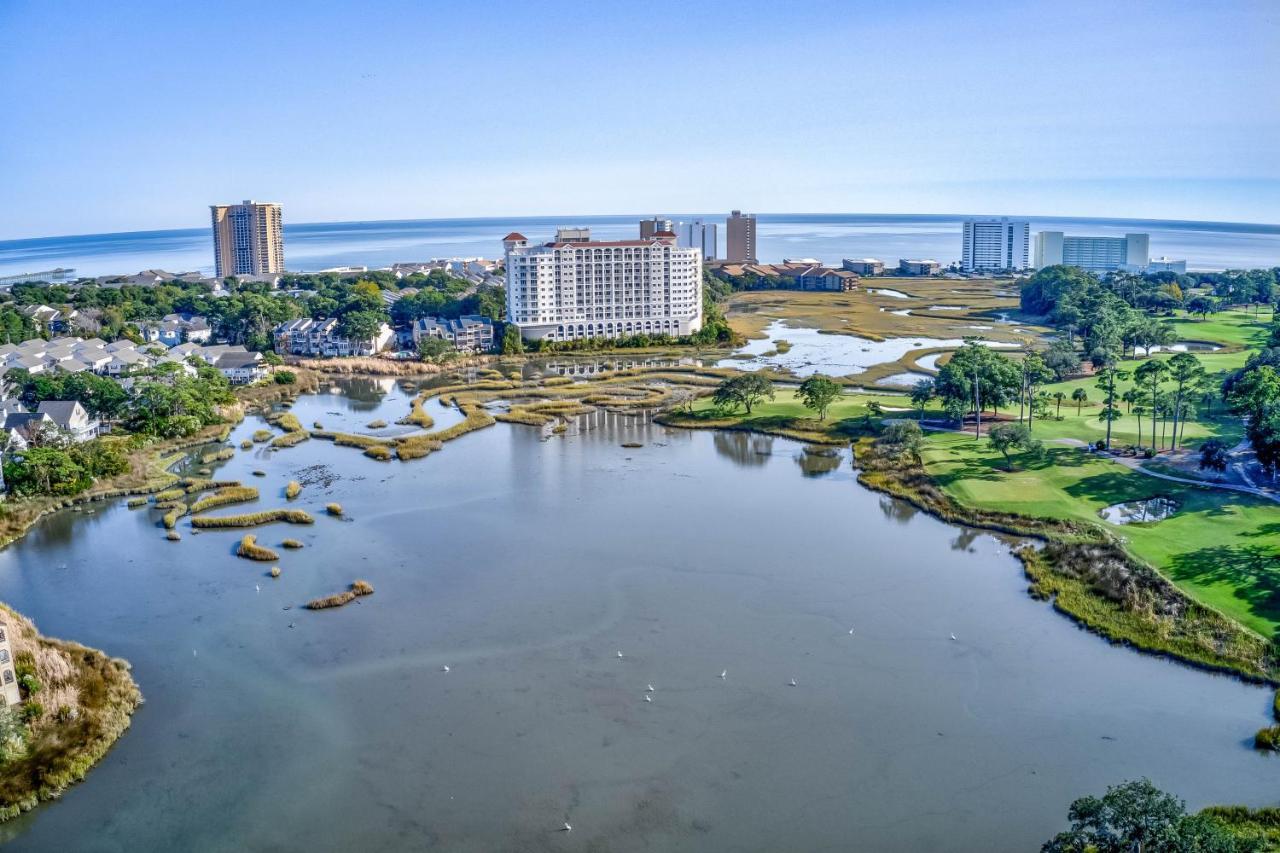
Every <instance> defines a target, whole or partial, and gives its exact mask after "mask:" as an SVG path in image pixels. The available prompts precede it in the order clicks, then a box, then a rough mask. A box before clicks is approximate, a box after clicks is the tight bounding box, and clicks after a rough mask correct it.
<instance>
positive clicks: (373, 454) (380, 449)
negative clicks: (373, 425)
mask: <svg viewBox="0 0 1280 853" xmlns="http://www.w3.org/2000/svg"><path fill="white" fill-rule="evenodd" d="M364 455H365V456H368V457H369V458H370V459H377V460H378V461H379V462H387V461H389V460H390V459H391V448H389V447H387V446H386V445H384V444H375V445H374V446H372V447H366V448H365V449H364Z"/></svg>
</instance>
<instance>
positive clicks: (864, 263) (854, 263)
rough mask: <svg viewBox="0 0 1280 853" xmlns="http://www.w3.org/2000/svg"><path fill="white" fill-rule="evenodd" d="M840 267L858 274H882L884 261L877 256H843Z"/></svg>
mask: <svg viewBox="0 0 1280 853" xmlns="http://www.w3.org/2000/svg"><path fill="white" fill-rule="evenodd" d="M840 267H841V269H846V270H848V271H849V272H852V273H857V274H858V275H883V274H884V261H882V260H880V259H879V258H845V259H844V260H842V261H841V262H840Z"/></svg>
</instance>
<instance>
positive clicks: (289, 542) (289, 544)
mask: <svg viewBox="0 0 1280 853" xmlns="http://www.w3.org/2000/svg"><path fill="white" fill-rule="evenodd" d="M280 544H281V545H283V546H284V547H285V548H301V547H302V543H301V542H299V541H298V540H297V539H286V540H284V541H283V542H281V543H280Z"/></svg>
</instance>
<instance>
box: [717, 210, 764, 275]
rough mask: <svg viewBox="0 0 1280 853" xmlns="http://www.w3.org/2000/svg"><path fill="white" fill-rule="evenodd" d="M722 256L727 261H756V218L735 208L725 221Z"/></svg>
mask: <svg viewBox="0 0 1280 853" xmlns="http://www.w3.org/2000/svg"><path fill="white" fill-rule="evenodd" d="M724 234H725V247H724V256H725V259H726V260H729V261H745V262H747V263H752V264H753V263H755V262H756V218H755V217H754V216H752V215H751V214H743V212H742V211H740V210H735V211H733V212H732V213H731V214H729V218H728V220H726V222H725V227H724Z"/></svg>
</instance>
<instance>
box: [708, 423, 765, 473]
mask: <svg viewBox="0 0 1280 853" xmlns="http://www.w3.org/2000/svg"><path fill="white" fill-rule="evenodd" d="M713 443H714V444H715V447H716V452H717V453H719V454H720V455H721V456H724V457H727V458H729V459H732V460H733V461H734V462H736V463H737V464H738V465H741V466H743V467H747V468H754V467H758V466H760V465H763V464H765V463H766V462H768V461H769V457H770V456H771V455H772V454H773V436H771V435H754V434H752V433H749V432H717V433H716V434H715V436H714V438H713Z"/></svg>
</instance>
